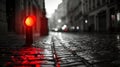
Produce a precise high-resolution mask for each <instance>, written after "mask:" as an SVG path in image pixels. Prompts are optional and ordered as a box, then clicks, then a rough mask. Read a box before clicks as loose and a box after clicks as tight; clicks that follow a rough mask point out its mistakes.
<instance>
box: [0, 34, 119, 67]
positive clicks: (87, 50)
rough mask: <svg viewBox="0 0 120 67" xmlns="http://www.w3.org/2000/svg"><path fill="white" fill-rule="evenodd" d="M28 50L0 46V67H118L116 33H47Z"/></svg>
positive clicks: (117, 40)
mask: <svg viewBox="0 0 120 67" xmlns="http://www.w3.org/2000/svg"><path fill="white" fill-rule="evenodd" d="M32 45H33V46H32V47H19V48H16V47H11V48H3V47H0V67H120V51H119V50H120V35H119V34H95V33H94V34H86V33H85V34H78V33H60V32H51V33H50V35H49V36H46V37H41V38H40V39H39V40H37V41H35V42H34V43H33V44H32Z"/></svg>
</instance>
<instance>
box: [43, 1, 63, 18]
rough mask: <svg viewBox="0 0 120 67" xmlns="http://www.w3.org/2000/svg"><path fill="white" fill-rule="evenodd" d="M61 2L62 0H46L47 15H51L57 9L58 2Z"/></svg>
mask: <svg viewBox="0 0 120 67" xmlns="http://www.w3.org/2000/svg"><path fill="white" fill-rule="evenodd" d="M61 2H62V0H45V7H46V12H47V17H51V15H52V14H53V13H54V11H55V9H57V6H58V4H60V3H61Z"/></svg>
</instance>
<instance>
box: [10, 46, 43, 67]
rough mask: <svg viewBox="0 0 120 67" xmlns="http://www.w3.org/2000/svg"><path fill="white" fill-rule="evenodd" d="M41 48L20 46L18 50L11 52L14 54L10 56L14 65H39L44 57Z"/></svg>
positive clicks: (35, 66)
mask: <svg viewBox="0 0 120 67" xmlns="http://www.w3.org/2000/svg"><path fill="white" fill-rule="evenodd" d="M43 52H44V50H43V49H40V48H34V47H26V48H21V49H20V50H18V51H15V52H13V53H14V55H15V56H11V59H12V61H13V62H14V64H15V66H14V67H33V65H34V67H40V65H41V64H42V63H43V61H42V60H41V59H44V55H43V54H42V53H43Z"/></svg>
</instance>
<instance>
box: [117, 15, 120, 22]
mask: <svg viewBox="0 0 120 67" xmlns="http://www.w3.org/2000/svg"><path fill="white" fill-rule="evenodd" d="M117 21H120V13H117Z"/></svg>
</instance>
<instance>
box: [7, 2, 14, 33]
mask: <svg viewBox="0 0 120 67" xmlns="http://www.w3.org/2000/svg"><path fill="white" fill-rule="evenodd" d="M6 16H7V23H8V32H13V31H15V0H6Z"/></svg>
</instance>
